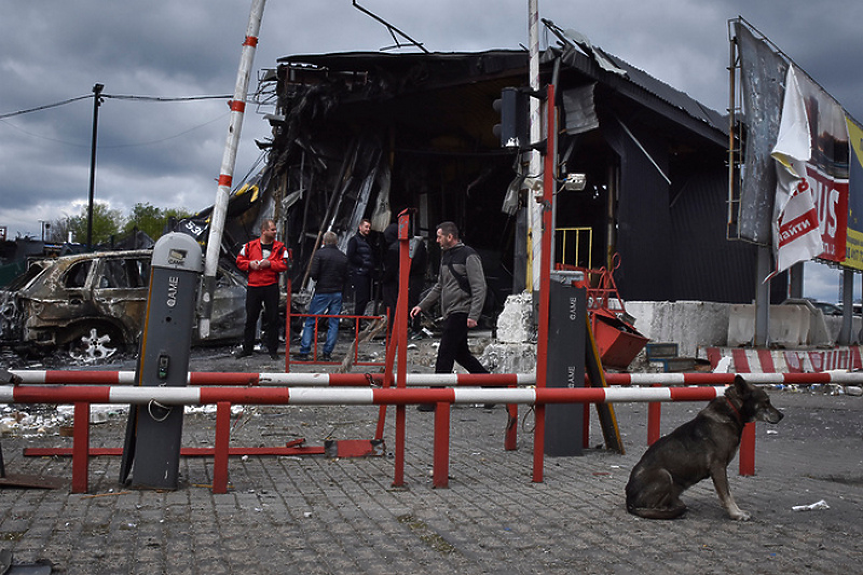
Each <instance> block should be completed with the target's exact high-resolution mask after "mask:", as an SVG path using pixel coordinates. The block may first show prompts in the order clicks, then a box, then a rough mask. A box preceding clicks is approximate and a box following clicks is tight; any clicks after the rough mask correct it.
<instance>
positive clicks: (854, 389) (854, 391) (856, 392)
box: [845, 385, 863, 397]
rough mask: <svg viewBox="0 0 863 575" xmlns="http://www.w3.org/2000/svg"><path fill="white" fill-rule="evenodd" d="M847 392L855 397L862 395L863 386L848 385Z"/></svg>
mask: <svg viewBox="0 0 863 575" xmlns="http://www.w3.org/2000/svg"><path fill="white" fill-rule="evenodd" d="M845 394H846V395H851V396H853V397H860V396H861V395H863V387H860V386H857V385H848V386H846V387H845Z"/></svg>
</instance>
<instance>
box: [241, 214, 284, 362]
mask: <svg viewBox="0 0 863 575" xmlns="http://www.w3.org/2000/svg"><path fill="white" fill-rule="evenodd" d="M286 255H287V254H286V251H285V244H283V243H282V242H280V241H277V240H276V223H275V222H274V221H273V220H269V219H268V220H264V221H263V223H262V224H261V237H259V238H258V239H256V240H252V241H250V242H249V243H247V244H245V245H244V246H243V247H242V249H241V250H240V253H239V254H237V267H238V268H240V269H241V270H242V271H244V272H247V273H248V274H249V280H248V284H247V287H246V326H245V330H244V332H243V350H242V351H241V352H240V354H239V355H240V357H245V356H248V355H252V349H253V347H254V345H255V335H256V333H255V332H256V330H257V325H258V316H260V315H261V307H262V306H263V310H264V316H263V317H264V319H263V330H264V343H265V344H266V346H267V350H268V351H269V352H270V357H271V358H273V359H278V351H279V350H278V345H279V274H280V273H282V272H284V271H286V270H287V269H288V261H287V259H286Z"/></svg>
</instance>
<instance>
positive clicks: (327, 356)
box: [321, 353, 333, 361]
mask: <svg viewBox="0 0 863 575" xmlns="http://www.w3.org/2000/svg"><path fill="white" fill-rule="evenodd" d="M321 361H333V356H331V355H330V354H328V353H322V354H321Z"/></svg>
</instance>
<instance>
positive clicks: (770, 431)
mask: <svg viewBox="0 0 863 575" xmlns="http://www.w3.org/2000/svg"><path fill="white" fill-rule="evenodd" d="M767 435H779V432H778V431H776V430H775V429H768V430H767Z"/></svg>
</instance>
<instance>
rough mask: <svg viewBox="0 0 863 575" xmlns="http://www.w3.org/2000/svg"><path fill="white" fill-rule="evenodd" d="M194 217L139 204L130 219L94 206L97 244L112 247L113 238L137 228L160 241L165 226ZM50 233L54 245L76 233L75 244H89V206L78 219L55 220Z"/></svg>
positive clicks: (181, 210)
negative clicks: (172, 220) (174, 221)
mask: <svg viewBox="0 0 863 575" xmlns="http://www.w3.org/2000/svg"><path fill="white" fill-rule="evenodd" d="M189 215H191V214H190V213H189V212H187V211H186V210H184V209H183V208H164V209H163V208H158V207H155V206H152V205H150V204H149V203H138V204H135V205H134V206H133V207H132V212H131V214H129V216H128V217H125V216H124V215H123V212H122V211H121V210H119V209H111V208H109V207H108V205H107V204H102V203H98V202H96V203H94V204H93V245H94V246H95V245H99V244H110V243H111V236H114V239H115V240H117V239H119V238H120V237H124V236H127V235H129V234H131V233H133V232H134V231H135V229H138V230H141V231H143V232H145V233H146V234H147V235H148V236H150V237H151V238H153V240H157V239H159V238H160V237H161V236H162V233H163V232H164V231H165V226H166V225H167V224H168V222H169V221H170V219H171V218H177V219H181V218H185V217H188V216H189ZM46 229H47V230H48V234H47V237H46V239H48V240H49V241H52V242H58V243H62V242H65V241H67V239H68V238H69V232H71V233H72V241H73V242H77V243H82V244H83V243H86V242H87V206H83V207H82V208H81V213H79V214H78V215H76V216H72V217H68V218H61V219H58V220H54V221H53V222H51V223H50V226H49V227H47V228H46Z"/></svg>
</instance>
